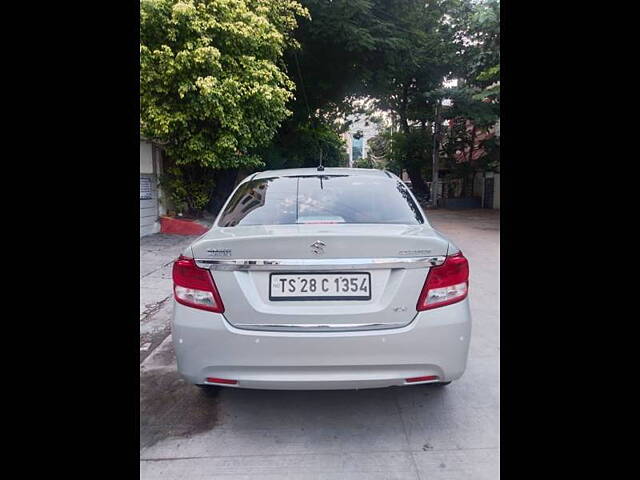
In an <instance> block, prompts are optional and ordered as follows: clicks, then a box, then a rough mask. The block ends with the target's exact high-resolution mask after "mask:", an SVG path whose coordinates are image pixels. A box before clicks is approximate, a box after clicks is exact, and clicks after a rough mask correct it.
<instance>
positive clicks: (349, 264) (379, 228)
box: [192, 224, 448, 331]
mask: <svg viewBox="0 0 640 480" xmlns="http://www.w3.org/2000/svg"><path fill="white" fill-rule="evenodd" d="M447 249H448V241H447V240H446V239H444V238H443V237H441V236H440V235H439V234H438V233H437V232H436V231H435V230H433V229H432V228H431V227H430V226H429V225H424V224H423V225H389V224H385V225H380V224H377V225H376V224H327V225H323V224H302V225H301V224H298V225H268V226H266V225H265V226H263V225H260V226H236V227H230V228H214V229H212V230H210V231H209V232H208V233H207V234H206V235H204V236H203V237H201V238H200V239H198V240H197V241H196V242H195V243H194V244H193V245H192V251H193V255H194V258H195V259H196V260H197V261H198V263H199V264H200V265H201V266H211V268H212V272H211V273H212V275H213V278H214V280H215V283H216V285H217V287H218V290H219V292H220V295H221V297H222V300H223V302H224V305H225V313H224V316H225V318H226V319H227V321H228V322H229V323H231V324H232V325H234V326H236V327H238V328H246V329H253V330H284V331H336V330H368V329H378V328H398V327H401V326H404V325H407V324H408V323H410V322H411V321H412V320H413V318H414V317H415V315H416V302H417V300H418V297H419V295H420V291H421V289H422V286H423V284H424V281H425V278H426V275H427V273H428V269H429V264H428V263H424V261H423V260H424V258H425V257H441V256H446V255H447ZM416 260H419V261H418V262H415V261H416ZM245 261H249V262H245ZM234 262H239V263H242V265H234ZM252 263H253V264H254V265H251V264H252ZM264 263H267V265H264ZM278 263H282V264H281V265H278ZM255 264H258V265H259V266H258V267H256V266H255ZM269 264H272V265H269ZM283 272H287V273H292V274H303V273H305V272H308V273H311V272H313V273H336V272H345V273H349V272H353V273H356V272H367V273H369V274H370V279H371V280H370V288H371V290H370V296H371V298H370V299H366V300H362V299H359V300H344V299H331V300H327V299H323V300H316V299H314V300H298V299H296V300H288V299H287V300H285V301H273V300H270V282H271V274H272V273H283ZM331 278H333V277H331Z"/></svg>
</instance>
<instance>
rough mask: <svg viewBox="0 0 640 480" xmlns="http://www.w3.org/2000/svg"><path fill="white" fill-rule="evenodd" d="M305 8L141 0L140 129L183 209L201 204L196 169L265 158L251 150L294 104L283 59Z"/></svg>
mask: <svg viewBox="0 0 640 480" xmlns="http://www.w3.org/2000/svg"><path fill="white" fill-rule="evenodd" d="M307 15H308V13H307V11H306V9H304V8H303V7H302V6H301V5H300V4H299V3H298V2H296V1H295V0H141V3H140V23H141V24H140V110H141V118H140V130H141V134H142V135H144V136H146V137H148V138H150V139H153V140H154V141H156V142H157V143H159V144H161V145H162V146H163V148H164V149H165V152H166V154H167V157H168V158H169V159H170V160H171V162H172V165H173V167H172V173H170V174H168V176H169V177H170V178H171V180H168V182H169V183H168V185H169V186H168V188H169V190H170V191H172V192H173V190H172V189H175V192H173V193H172V195H175V196H176V199H177V200H179V201H186V202H187V204H188V208H189V209H197V208H201V206H202V205H203V203H206V202H203V200H202V198H203V195H204V192H205V191H206V190H207V189H208V188H209V186H210V185H209V184H208V183H207V182H206V181H205V180H204V179H201V178H200V176H198V175H200V174H202V175H204V178H206V179H209V178H210V177H211V175H210V172H209V171H214V170H219V169H228V168H247V167H249V168H251V167H257V166H260V165H262V164H263V163H262V160H261V159H260V157H259V156H258V155H256V154H255V150H256V149H257V148H260V147H263V146H264V145H266V144H267V143H268V142H269V140H271V138H272V137H273V135H274V133H275V132H276V130H277V129H278V126H279V125H280V123H281V122H282V121H283V120H284V119H285V118H286V117H287V116H288V115H290V113H291V112H290V111H289V110H288V109H287V106H286V104H287V102H288V101H289V100H290V99H291V98H292V97H293V90H294V83H293V82H292V81H291V80H290V79H289V77H288V76H287V74H286V72H285V70H284V68H283V67H284V65H283V63H282V58H283V54H284V50H285V48H288V47H292V48H294V47H295V46H296V42H295V39H293V37H292V32H293V30H294V29H295V27H296V25H297V19H298V18H300V17H306V16H307ZM195 172H198V175H196V174H195ZM205 184H207V185H206V186H205ZM185 191H186V192H187V193H185ZM180 199H182V200H180ZM187 199H188V200H187Z"/></svg>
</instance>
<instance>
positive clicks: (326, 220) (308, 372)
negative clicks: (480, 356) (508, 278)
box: [172, 168, 471, 389]
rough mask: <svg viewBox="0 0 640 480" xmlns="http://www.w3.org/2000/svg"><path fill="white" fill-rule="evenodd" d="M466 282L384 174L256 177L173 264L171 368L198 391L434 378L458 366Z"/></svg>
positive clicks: (445, 245)
mask: <svg viewBox="0 0 640 480" xmlns="http://www.w3.org/2000/svg"><path fill="white" fill-rule="evenodd" d="M468 277H469V269H468V263H467V260H466V258H465V257H464V255H463V254H462V252H461V251H460V249H458V248H457V247H456V246H455V245H454V244H453V243H452V242H451V241H450V240H448V239H447V238H445V237H444V236H442V235H441V234H440V233H438V232H437V231H435V230H434V229H433V228H432V227H431V226H430V225H429V223H428V221H427V218H426V217H425V215H424V212H423V211H422V209H421V208H420V205H419V204H418V202H417V201H416V198H415V197H414V195H413V194H412V193H411V192H410V191H409V189H408V188H407V187H406V185H405V184H404V183H403V182H402V181H401V180H400V179H399V178H398V177H397V176H395V175H394V174H392V173H390V172H386V171H381V170H368V169H344V168H326V169H324V170H323V171H318V170H317V169H293V170H275V171H267V172H260V173H256V174H254V175H252V176H250V177H249V178H247V179H245V180H244V181H243V182H242V183H241V184H240V185H238V186H237V187H236V189H235V191H234V192H233V193H232V194H231V196H230V198H229V199H228V200H227V202H226V204H225V206H224V207H223V209H222V211H221V212H220V214H219V215H218V218H217V219H216V221H215V223H214V226H213V227H212V228H211V230H210V231H209V232H208V233H206V234H205V235H203V236H202V237H200V238H198V239H197V240H196V241H195V242H194V243H193V244H192V245H191V246H190V247H188V248H187V249H186V250H185V251H184V252H183V254H182V255H181V256H180V258H179V259H178V260H177V261H176V262H175V264H174V269H173V280H174V294H175V306H174V313H173V320H172V335H173V342H174V346H175V350H176V355H177V363H178V370H179V371H180V373H181V374H182V375H183V376H184V377H185V378H186V379H188V380H189V381H190V382H192V383H194V384H197V385H200V386H205V387H212V386H220V385H224V386H230V387H241V388H263V389H352V388H371V387H387V386H393V385H414V384H422V383H436V384H440V385H444V384H447V383H449V382H451V381H452V380H455V379H457V378H460V376H461V375H462V374H463V372H464V370H465V367H466V362H467V353H468V348H469V337H470V333H471V315H470V311H469V300H468V298H467V293H468Z"/></svg>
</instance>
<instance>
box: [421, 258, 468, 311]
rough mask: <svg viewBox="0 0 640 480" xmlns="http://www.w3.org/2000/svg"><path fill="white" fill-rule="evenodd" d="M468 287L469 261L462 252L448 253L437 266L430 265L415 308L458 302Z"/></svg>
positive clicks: (465, 294) (426, 308)
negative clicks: (443, 260)
mask: <svg viewBox="0 0 640 480" xmlns="http://www.w3.org/2000/svg"><path fill="white" fill-rule="evenodd" d="M468 289H469V262H467V259H466V258H464V255H462V252H459V253H456V254H455V255H450V256H448V257H447V258H446V260H445V262H444V263H443V264H442V265H440V266H438V267H431V269H430V270H429V273H428V274H427V279H426V280H425V282H424V286H423V287H422V293H421V294H420V298H419V299H418V305H417V307H416V308H417V310H418V311H422V310H429V309H430V308H436V307H442V306H444V305H450V304H452V303H456V302H459V301H460V300H463V299H464V298H466V296H467V291H468Z"/></svg>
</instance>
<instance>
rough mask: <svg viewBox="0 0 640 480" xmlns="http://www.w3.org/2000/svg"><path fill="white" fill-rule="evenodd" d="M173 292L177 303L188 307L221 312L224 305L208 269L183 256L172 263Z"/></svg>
mask: <svg viewBox="0 0 640 480" xmlns="http://www.w3.org/2000/svg"><path fill="white" fill-rule="evenodd" d="M173 294H174V296H175V298H176V301H177V302H178V303H181V304H183V305H186V306H188V307H193V308H199V309H202V310H208V311H210V312H217V313H223V312H224V305H222V299H221V298H220V294H219V293H218V289H217V288H216V284H215V283H214V282H213V278H212V277H211V273H209V270H205V269H204V268H200V267H198V266H197V265H196V262H195V260H194V259H193V258H188V257H183V256H182V255H180V258H178V260H176V261H175V263H174V264H173Z"/></svg>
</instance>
